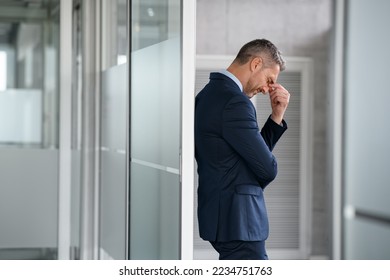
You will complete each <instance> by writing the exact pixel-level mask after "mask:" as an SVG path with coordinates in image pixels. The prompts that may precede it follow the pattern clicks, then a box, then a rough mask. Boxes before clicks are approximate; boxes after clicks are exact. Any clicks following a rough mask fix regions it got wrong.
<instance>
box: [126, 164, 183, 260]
mask: <svg viewBox="0 0 390 280" xmlns="http://www.w3.org/2000/svg"><path fill="white" fill-rule="evenodd" d="M131 171H132V173H131V174H132V176H131V182H132V193H131V197H132V200H131V231H130V237H131V243H130V257H131V259H177V258H178V256H179V255H178V254H179V232H180V229H179V209H178V207H179V175H177V174H172V173H169V172H165V171H162V170H159V169H156V168H153V167H148V166H143V165H140V164H137V163H132V164H131Z"/></svg>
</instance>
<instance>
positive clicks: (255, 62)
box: [250, 56, 263, 72]
mask: <svg viewBox="0 0 390 280" xmlns="http://www.w3.org/2000/svg"><path fill="white" fill-rule="evenodd" d="M262 66H263V59H262V58H261V57H259V56H256V57H254V58H253V59H252V60H251V64H250V67H251V71H252V72H253V71H256V70H259V69H261V67H262Z"/></svg>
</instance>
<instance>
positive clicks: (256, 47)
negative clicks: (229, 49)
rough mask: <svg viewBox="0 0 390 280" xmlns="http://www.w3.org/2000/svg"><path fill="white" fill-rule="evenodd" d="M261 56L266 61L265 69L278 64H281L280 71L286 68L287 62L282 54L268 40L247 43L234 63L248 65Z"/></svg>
mask: <svg viewBox="0 0 390 280" xmlns="http://www.w3.org/2000/svg"><path fill="white" fill-rule="evenodd" d="M260 55H263V56H262V58H263V59H265V60H266V61H265V67H269V66H272V64H274V63H276V64H279V67H280V71H283V70H284V69H285V68H286V62H285V61H284V59H283V57H282V54H281V52H280V51H279V50H278V48H277V47H276V46H275V45H274V44H273V43H271V42H270V41H268V40H266V39H256V40H253V41H250V42H248V43H246V44H245V45H244V46H242V48H241V49H240V51H239V52H238V54H237V57H236V58H235V59H234V62H237V63H239V64H241V65H242V64H245V63H247V62H248V61H249V60H250V59H251V58H252V57H256V56H260ZM264 55H265V56H266V57H264Z"/></svg>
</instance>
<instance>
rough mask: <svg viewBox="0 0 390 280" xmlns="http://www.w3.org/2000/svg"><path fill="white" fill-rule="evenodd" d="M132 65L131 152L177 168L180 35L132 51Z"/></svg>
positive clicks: (149, 160)
mask: <svg viewBox="0 0 390 280" xmlns="http://www.w3.org/2000/svg"><path fill="white" fill-rule="evenodd" d="M131 67H132V71H131V73H132V76H131V104H132V106H131V113H132V123H131V127H132V134H131V145H132V150H131V156H132V157H133V158H136V159H141V160H144V161H148V162H153V163H156V164H161V165H164V166H168V167H173V168H179V156H178V148H179V141H180V134H179V126H180V85H181V83H180V77H181V74H180V40H179V38H174V39H170V40H167V41H164V42H161V43H159V44H156V45H152V46H150V47H147V48H144V49H141V50H138V51H135V52H134V53H133V54H132V65H131Z"/></svg>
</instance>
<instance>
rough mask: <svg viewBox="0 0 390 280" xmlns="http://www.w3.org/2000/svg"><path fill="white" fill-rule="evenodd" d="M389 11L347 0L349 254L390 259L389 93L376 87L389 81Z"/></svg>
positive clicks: (389, 5) (389, 6)
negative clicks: (378, 83) (374, 85)
mask: <svg viewBox="0 0 390 280" xmlns="http://www.w3.org/2000/svg"><path fill="white" fill-rule="evenodd" d="M389 10H390V2H389V1H386V0H373V1H364V0H354V1H348V12H347V13H348V14H347V15H348V17H347V19H348V21H347V26H348V29H347V33H346V35H347V36H346V40H347V43H346V46H347V48H346V50H345V53H346V75H345V78H346V79H345V85H346V90H345V142H344V143H345V145H344V147H345V150H344V153H345V154H344V157H345V160H344V164H345V166H344V170H345V177H344V182H345V192H344V194H345V196H344V197H345V201H344V203H345V205H347V208H346V209H349V210H350V211H349V212H351V213H353V210H356V213H358V215H356V216H354V215H349V216H348V217H349V218H350V219H351V220H347V219H345V220H344V221H345V229H346V230H345V235H344V252H345V257H346V258H373V259H375V258H387V259H388V258H390V250H389V246H388V245H387V244H389V241H390V239H389V233H390V204H389V197H390V188H389V186H390V179H389V175H388V174H389V166H390V149H389V144H388V143H389V138H390V125H388V123H387V115H388V104H389V103H390V92H389V89H388V88H385V89H383V90H377V89H376V88H375V87H373V83H376V82H384V81H387V80H388V67H387V65H388V64H389V63H390V53H389V51H388V50H389V49H390V37H389V36H383V34H387V33H386V32H387V30H386V28H387V26H389V24H390V18H389V17H388V11H389ZM372 42H376V43H375V44H373V43H372ZM378 57H380V59H378ZM362 69H363V71H362ZM366 244H368V245H369V246H368V245H367V246H366Z"/></svg>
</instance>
